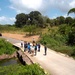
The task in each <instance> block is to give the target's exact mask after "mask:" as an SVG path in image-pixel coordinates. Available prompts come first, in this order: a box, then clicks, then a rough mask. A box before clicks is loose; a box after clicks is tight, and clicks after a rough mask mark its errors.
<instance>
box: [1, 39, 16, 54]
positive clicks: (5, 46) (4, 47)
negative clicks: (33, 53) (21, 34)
mask: <svg viewBox="0 0 75 75" xmlns="http://www.w3.org/2000/svg"><path fill="white" fill-rule="evenodd" d="M14 51H16V49H15V48H14V47H13V45H12V44H11V43H9V42H7V41H6V40H5V39H1V38H0V55H2V54H12V53H13V52H14Z"/></svg>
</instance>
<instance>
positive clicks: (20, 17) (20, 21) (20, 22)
mask: <svg viewBox="0 0 75 75" xmlns="http://www.w3.org/2000/svg"><path fill="white" fill-rule="evenodd" d="M27 20H28V15H26V14H24V13H21V14H17V15H16V22H15V25H16V27H23V26H24V25H25V24H26V21H27Z"/></svg>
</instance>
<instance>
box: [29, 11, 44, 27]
mask: <svg viewBox="0 0 75 75" xmlns="http://www.w3.org/2000/svg"><path fill="white" fill-rule="evenodd" d="M29 18H30V23H31V24H32V25H38V26H41V25H43V18H42V15H41V13H40V12H39V11H32V12H30V14H29Z"/></svg>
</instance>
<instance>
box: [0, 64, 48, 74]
mask: <svg viewBox="0 0 75 75" xmlns="http://www.w3.org/2000/svg"><path fill="white" fill-rule="evenodd" d="M0 75H47V74H45V72H44V70H43V69H42V68H40V67H39V65H37V64H32V65H26V66H23V65H10V66H4V67H0Z"/></svg>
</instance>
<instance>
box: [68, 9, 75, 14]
mask: <svg viewBox="0 0 75 75" xmlns="http://www.w3.org/2000/svg"><path fill="white" fill-rule="evenodd" d="M70 13H75V8H72V9H70V10H69V11H68V13H67V14H68V15H69V14H70Z"/></svg>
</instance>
